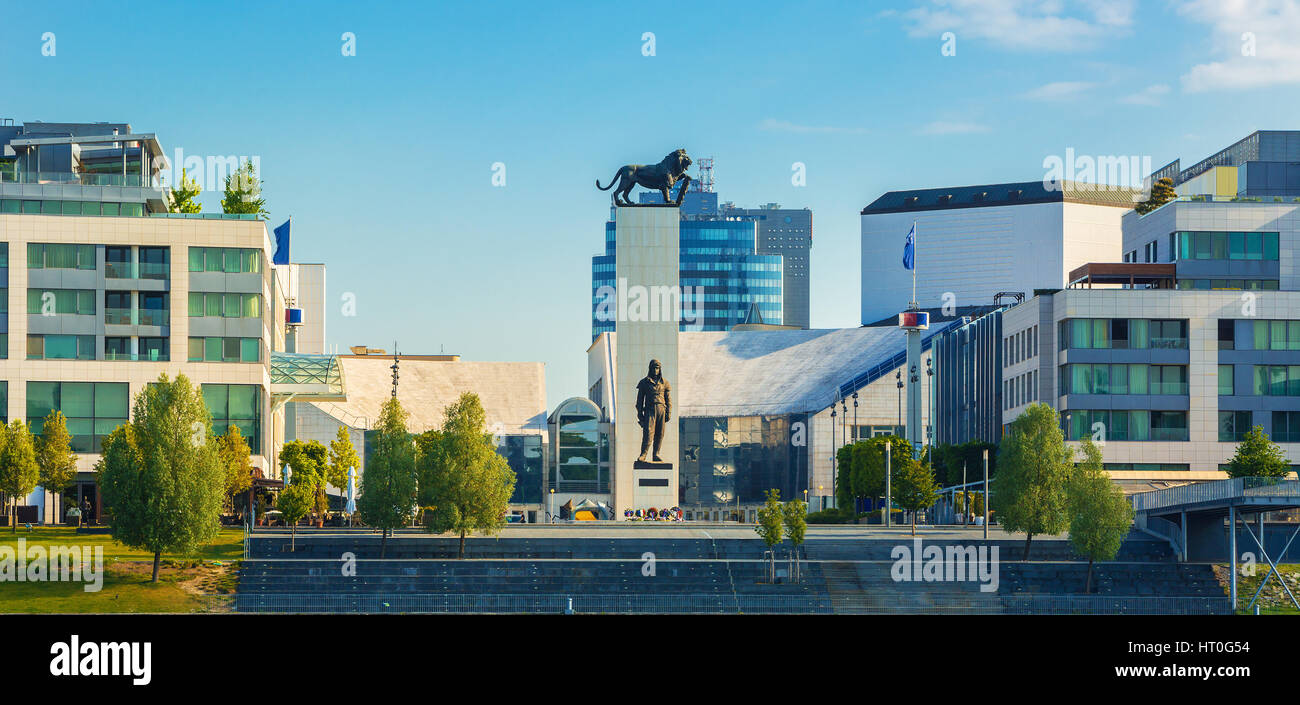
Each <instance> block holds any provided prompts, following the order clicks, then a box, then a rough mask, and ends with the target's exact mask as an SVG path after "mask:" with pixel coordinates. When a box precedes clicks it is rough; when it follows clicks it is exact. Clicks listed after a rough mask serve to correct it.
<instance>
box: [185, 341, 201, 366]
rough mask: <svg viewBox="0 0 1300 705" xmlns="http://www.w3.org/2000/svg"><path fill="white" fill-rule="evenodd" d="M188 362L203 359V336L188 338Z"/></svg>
mask: <svg viewBox="0 0 1300 705" xmlns="http://www.w3.org/2000/svg"><path fill="white" fill-rule="evenodd" d="M186 359H188V360H189V361H190V362H202V361H203V338H190V340H189V353H188V354H187V356H186Z"/></svg>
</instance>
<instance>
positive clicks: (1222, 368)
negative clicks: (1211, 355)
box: [1219, 365, 1233, 396]
mask: <svg viewBox="0 0 1300 705" xmlns="http://www.w3.org/2000/svg"><path fill="white" fill-rule="evenodd" d="M1232 373H1233V366H1232V365H1219V394H1220V395H1221V396H1231V395H1232V394H1233V377H1232Z"/></svg>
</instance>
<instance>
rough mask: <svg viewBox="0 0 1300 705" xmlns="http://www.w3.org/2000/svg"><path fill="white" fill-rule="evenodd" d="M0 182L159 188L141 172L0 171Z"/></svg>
mask: <svg viewBox="0 0 1300 705" xmlns="http://www.w3.org/2000/svg"><path fill="white" fill-rule="evenodd" d="M0 182H4V183H13V184H67V185H75V186H126V187H135V188H141V187H144V188H159V182H158V181H157V180H156V179H151V178H150V177H148V176H144V175H141V174H91V173H88V172H84V171H82V172H70V171H20V172H17V173H15V172H0Z"/></svg>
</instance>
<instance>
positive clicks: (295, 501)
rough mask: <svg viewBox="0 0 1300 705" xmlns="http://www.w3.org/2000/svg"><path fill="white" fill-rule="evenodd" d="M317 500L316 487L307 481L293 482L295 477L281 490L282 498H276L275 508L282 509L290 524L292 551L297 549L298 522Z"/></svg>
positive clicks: (290, 547)
mask: <svg viewBox="0 0 1300 705" xmlns="http://www.w3.org/2000/svg"><path fill="white" fill-rule="evenodd" d="M295 477H296V476H295ZM315 502H316V488H315V487H314V486H312V485H310V484H307V483H299V482H293V478H290V485H289V486H288V487H286V488H284V489H283V490H281V491H280V498H279V499H277V500H276V502H275V508H276V509H279V510H280V516H282V517H283V518H284V521H285V523H286V524H288V525H289V550H290V551H293V550H295V549H296V544H295V540H296V537H297V534H298V522H300V521H302V518H303V517H305V516H307V512H309V511H311V508H312V505H313V504H315Z"/></svg>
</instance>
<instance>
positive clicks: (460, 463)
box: [418, 392, 515, 558]
mask: <svg viewBox="0 0 1300 705" xmlns="http://www.w3.org/2000/svg"><path fill="white" fill-rule="evenodd" d="M486 426H487V415H486V414H485V413H484V411H483V404H482V403H481V402H480V401H479V398H478V395H477V394H475V393H473V392H464V393H462V394H461V395H460V397H459V398H458V399H457V400H456V401H455V402H453V403H452V404H450V405H449V406H448V407H447V409H446V411H445V412H444V421H443V424H442V429H441V430H440V431H439V432H436V433H432V434H425V435H424V437H423V438H421V439H420V441H419V444H420V448H421V452H420V454H419V460H418V465H419V478H420V492H419V499H420V505H421V506H423V507H425V511H424V521H425V527H426V528H427V529H428V530H429V531H432V532H434V533H444V532H452V533H455V534H458V535H459V536H460V550H459V556H460V557H461V558H463V557H464V556H465V535H466V534H468V533H469V532H473V531H482V532H484V533H486V534H488V535H493V534H496V533H497V531H498V530H500V528H501V527H502V526H504V525H505V516H506V510H507V508H508V507H509V504H510V496H511V495H512V494H514V491H515V473H514V471H513V470H511V469H510V464H509V463H508V462H506V459H505V458H504V457H503V456H502V455H501V454H500V453H497V450H496V443H494V442H493V440H492V434H490V433H488V432H487V430H486Z"/></svg>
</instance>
